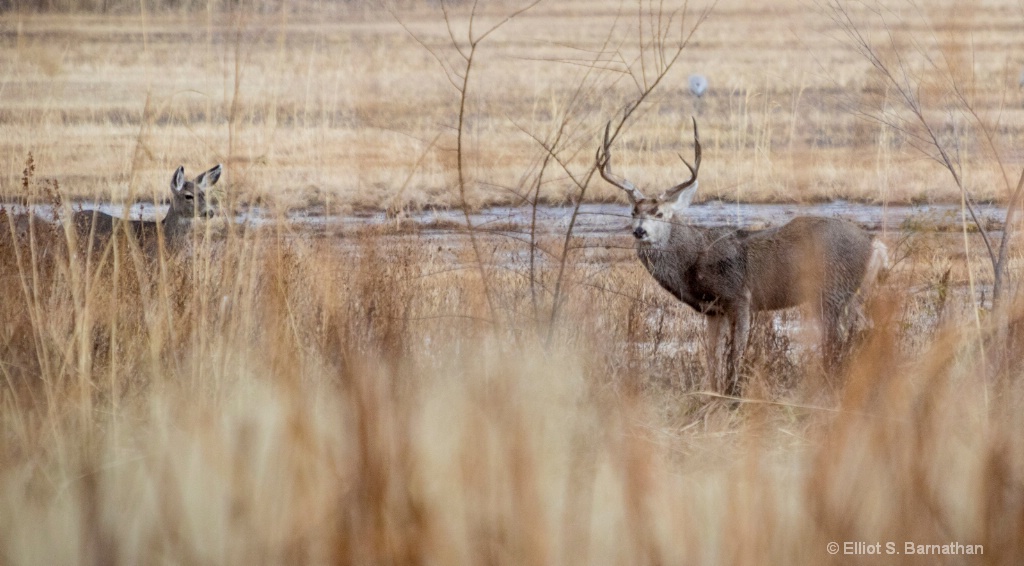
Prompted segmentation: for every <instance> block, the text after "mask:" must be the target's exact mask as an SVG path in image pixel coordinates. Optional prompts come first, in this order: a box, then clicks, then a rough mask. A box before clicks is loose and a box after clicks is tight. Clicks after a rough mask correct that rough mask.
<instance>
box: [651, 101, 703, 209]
mask: <svg viewBox="0 0 1024 566" xmlns="http://www.w3.org/2000/svg"><path fill="white" fill-rule="evenodd" d="M676 155H678V156H679V159H682V160H683V164H684V165H686V168H687V169H689V170H690V178H689V179H687V180H686V181H683V182H682V183H679V184H678V185H676V186H674V187H672V188H671V189H669V190H667V191H665V194H663V195H662V196H661V198H662V199H670V198H673V197H675V196H676V195H678V194H679V193H680V192H681V191H683V190H686V189H688V188H690V187H691V186H693V185H694V184H695V183H696V182H697V172H698V171H700V132H699V131H698V130H697V118H693V165H690V162H689V161H687V160H686V158H684V157H683V156H682V154H678V153H677V154H676Z"/></svg>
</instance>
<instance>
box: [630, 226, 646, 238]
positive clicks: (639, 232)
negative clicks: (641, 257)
mask: <svg viewBox="0 0 1024 566" xmlns="http://www.w3.org/2000/svg"><path fill="white" fill-rule="evenodd" d="M646 235H647V230H644V227H643V226H637V227H636V228H635V229H634V230H633V237H634V238H636V239H637V240H642V239H644V236H646Z"/></svg>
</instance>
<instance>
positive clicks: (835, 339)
mask: <svg viewBox="0 0 1024 566" xmlns="http://www.w3.org/2000/svg"><path fill="white" fill-rule="evenodd" d="M822 302H823V304H822V312H821V355H822V365H823V367H824V369H825V375H826V376H827V377H828V378H829V379H831V378H833V377H834V376H835V374H836V370H837V369H838V368H839V365H840V361H841V357H842V354H841V352H842V346H843V337H842V321H841V318H842V315H843V308H844V305H841V304H840V305H837V304H835V303H833V302H830V301H828V300H825V301H822Z"/></svg>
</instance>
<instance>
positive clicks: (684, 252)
mask: <svg viewBox="0 0 1024 566" xmlns="http://www.w3.org/2000/svg"><path fill="white" fill-rule="evenodd" d="M708 240H709V235H708V231H707V230H706V229H703V228H698V227H694V226H688V225H685V224H676V225H673V226H672V232H671V233H670V235H669V237H668V240H667V241H665V242H664V243H660V244H650V243H647V242H640V241H638V242H637V243H636V253H637V257H639V258H640V263H642V264H643V265H644V267H646V268H647V271H649V272H650V273H651V275H652V276H653V277H654V279H655V280H657V281H658V283H660V284H661V285H662V287H665V288H666V289H669V290H670V291H673V292H674V293H675V292H676V291H674V290H675V289H682V288H684V287H686V286H687V285H686V280H685V277H686V275H687V273H688V272H689V271H690V270H691V268H692V267H693V266H694V265H695V264H696V263H697V260H698V258H699V256H700V254H701V252H702V251H704V248H706V247H707V243H708Z"/></svg>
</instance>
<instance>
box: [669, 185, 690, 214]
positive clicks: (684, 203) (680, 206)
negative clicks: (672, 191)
mask: <svg viewBox="0 0 1024 566" xmlns="http://www.w3.org/2000/svg"><path fill="white" fill-rule="evenodd" d="M696 194H697V181H694V182H693V184H692V185H690V186H689V187H687V188H686V189H684V190H682V191H679V193H677V194H676V196H675V200H674V201H673V200H672V197H668V198H667V199H666V200H669V201H671V202H672V210H674V211H676V212H682V211H683V210H686V209H687V208H689V206H690V203H691V202H693V197H694V195H696Z"/></svg>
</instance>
